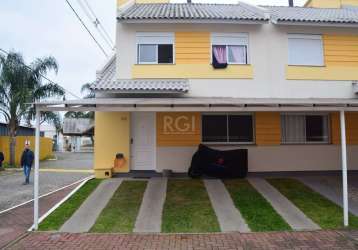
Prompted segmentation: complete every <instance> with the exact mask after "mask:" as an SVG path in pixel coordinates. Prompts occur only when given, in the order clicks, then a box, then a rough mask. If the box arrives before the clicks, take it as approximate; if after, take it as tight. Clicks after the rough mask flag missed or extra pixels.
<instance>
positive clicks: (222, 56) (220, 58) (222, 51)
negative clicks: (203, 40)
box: [213, 45, 227, 64]
mask: <svg viewBox="0 0 358 250" xmlns="http://www.w3.org/2000/svg"><path fill="white" fill-rule="evenodd" d="M213 52H214V56H215V59H216V61H217V62H218V63H220V64H221V63H227V59H226V46H218V45H215V46H213Z"/></svg>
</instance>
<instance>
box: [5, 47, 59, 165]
mask: <svg viewBox="0 0 358 250" xmlns="http://www.w3.org/2000/svg"><path fill="white" fill-rule="evenodd" d="M50 70H53V71H54V72H55V73H57V71H58V65H57V62H56V60H55V59H54V58H53V57H45V58H41V59H39V58H38V59H36V60H35V61H34V62H32V63H31V64H30V66H26V64H25V62H24V59H23V57H22V55H21V54H19V53H15V52H11V53H9V54H7V55H6V56H3V55H0V113H1V114H2V115H3V116H4V118H5V120H6V122H7V124H8V128H9V137H10V142H9V143H10V164H11V165H14V164H15V146H16V133H17V130H18V127H19V125H20V122H22V121H26V122H28V123H30V121H31V120H32V119H33V117H34V112H35V110H34V108H33V107H32V105H31V103H33V102H36V101H40V100H43V99H46V98H49V97H60V96H63V95H64V94H65V93H64V90H63V88H61V87H60V86H58V85H57V84H54V83H43V82H42V80H43V77H42V75H46V74H47V72H48V71H50ZM55 117H56V114H53V113H51V112H43V113H42V116H41V120H42V121H54V120H56V119H57V118H55Z"/></svg>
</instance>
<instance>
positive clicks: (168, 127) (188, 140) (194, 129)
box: [156, 112, 201, 147]
mask: <svg viewBox="0 0 358 250" xmlns="http://www.w3.org/2000/svg"><path fill="white" fill-rule="evenodd" d="M156 124H157V146H159V147H160V146H196V145H199V143H200V141H201V133H200V131H201V114H200V113H196V112H195V113H191V112H185V113H183V112H174V113H168V112H162V113H157V122H156Z"/></svg>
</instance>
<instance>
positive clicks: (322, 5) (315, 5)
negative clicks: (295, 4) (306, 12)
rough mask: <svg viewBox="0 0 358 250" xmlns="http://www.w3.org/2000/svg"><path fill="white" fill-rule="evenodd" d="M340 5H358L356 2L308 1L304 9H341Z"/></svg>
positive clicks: (353, 0)
mask: <svg viewBox="0 0 358 250" xmlns="http://www.w3.org/2000/svg"><path fill="white" fill-rule="evenodd" d="M342 5H358V0H308V1H307V2H306V4H305V7H313V8H341V6H342Z"/></svg>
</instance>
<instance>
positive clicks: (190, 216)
mask: <svg viewBox="0 0 358 250" xmlns="http://www.w3.org/2000/svg"><path fill="white" fill-rule="evenodd" d="M219 231H220V227H219V223H218V221H217V218H216V215H215V212H214V210H213V208H212V206H211V203H210V200H209V196H208V193H207V191H206V188H205V186H204V183H203V181H202V180H169V181H168V186H167V196H166V201H165V204H164V209H163V218H162V232H166V233H204V232H219Z"/></svg>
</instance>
